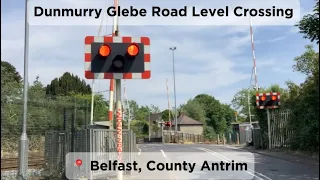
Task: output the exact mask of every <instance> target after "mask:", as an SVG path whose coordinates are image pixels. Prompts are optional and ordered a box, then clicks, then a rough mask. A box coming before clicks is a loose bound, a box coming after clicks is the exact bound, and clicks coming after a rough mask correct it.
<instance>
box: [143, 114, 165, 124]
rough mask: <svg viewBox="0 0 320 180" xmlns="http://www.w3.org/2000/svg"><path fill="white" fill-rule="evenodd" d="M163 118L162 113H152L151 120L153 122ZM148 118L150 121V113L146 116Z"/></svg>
mask: <svg viewBox="0 0 320 180" xmlns="http://www.w3.org/2000/svg"><path fill="white" fill-rule="evenodd" d="M161 119H162V115H161V113H157V114H150V120H151V121H153V122H156V121H161ZM146 120H148V121H149V115H148V116H147V117H146Z"/></svg>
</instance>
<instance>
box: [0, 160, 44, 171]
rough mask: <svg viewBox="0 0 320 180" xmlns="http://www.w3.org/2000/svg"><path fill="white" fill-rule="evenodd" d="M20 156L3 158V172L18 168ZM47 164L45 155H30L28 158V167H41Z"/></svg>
mask: <svg viewBox="0 0 320 180" xmlns="http://www.w3.org/2000/svg"><path fill="white" fill-rule="evenodd" d="M18 162H19V160H18V158H5V159H1V172H2V171H10V170H17V169H18V167H19V166H18ZM43 165H45V160H44V157H42V156H38V157H32V156H31V157H29V159H28V168H34V169H36V168H41V167H43Z"/></svg>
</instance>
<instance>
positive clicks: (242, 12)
mask: <svg viewBox="0 0 320 180" xmlns="http://www.w3.org/2000/svg"><path fill="white" fill-rule="evenodd" d="M150 11H151V12H148V11H147V9H145V8H140V9H139V8H135V7H133V6H130V7H129V8H121V7H120V6H119V7H117V8H116V7H114V6H110V7H108V8H107V10H106V13H107V15H108V16H111V17H113V16H116V15H118V16H120V17H147V16H152V17H188V16H192V17H216V16H218V17H228V16H229V15H230V14H233V15H234V16H236V17H257V16H258V17H285V18H286V19H290V18H292V17H293V9H290V8H288V9H284V8H277V7H276V6H272V7H270V8H259V9H254V8H252V9H250V8H245V7H242V6H236V7H235V8H232V9H231V8H229V6H225V7H224V8H217V9H215V8H197V7H196V6H192V7H189V6H188V7H187V6H184V7H182V8H176V9H167V8H161V7H159V6H152V7H151V8H150ZM102 12H103V9H80V8H61V9H59V8H43V7H40V6H35V7H34V16H35V17H41V16H45V17H93V18H95V19H98V18H100V17H101V16H102V14H103V13H102Z"/></svg>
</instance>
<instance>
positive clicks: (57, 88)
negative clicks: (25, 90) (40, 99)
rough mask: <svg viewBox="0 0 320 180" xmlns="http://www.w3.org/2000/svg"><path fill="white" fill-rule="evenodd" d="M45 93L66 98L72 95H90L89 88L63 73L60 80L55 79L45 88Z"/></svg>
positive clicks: (84, 83)
mask: <svg viewBox="0 0 320 180" xmlns="http://www.w3.org/2000/svg"><path fill="white" fill-rule="evenodd" d="M46 92H47V94H49V95H54V96H67V95H72V94H91V87H90V86H89V85H87V84H86V82H85V81H84V80H81V79H80V78H79V77H78V76H74V75H72V74H70V73H69V72H65V73H64V74H63V75H62V76H61V77H60V78H55V79H54V80H52V81H51V83H50V84H49V85H48V86H47V87H46Z"/></svg>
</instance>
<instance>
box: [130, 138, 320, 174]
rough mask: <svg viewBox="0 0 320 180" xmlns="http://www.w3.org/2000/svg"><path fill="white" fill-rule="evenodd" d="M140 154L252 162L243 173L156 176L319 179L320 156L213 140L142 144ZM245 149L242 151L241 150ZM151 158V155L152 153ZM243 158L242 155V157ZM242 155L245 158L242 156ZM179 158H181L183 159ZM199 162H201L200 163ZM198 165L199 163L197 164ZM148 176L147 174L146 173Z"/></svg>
mask: <svg viewBox="0 0 320 180" xmlns="http://www.w3.org/2000/svg"><path fill="white" fill-rule="evenodd" d="M137 148H138V150H139V153H138V154H139V155H141V156H143V155H144V154H150V153H157V154H155V155H153V156H154V157H155V158H158V159H165V162H176V161H177V160H180V161H181V160H183V159H185V160H186V161H190V160H195V161H197V162H200V161H201V162H203V161H205V160H207V161H208V162H216V161H218V159H219V161H224V162H231V161H232V160H234V161H235V162H243V158H244V159H246V160H244V161H246V162H248V167H249V168H248V170H247V171H242V172H241V173H240V174H239V173H238V174H237V172H235V171H228V172H227V173H226V172H223V173H219V172H217V171H216V172H210V171H200V168H194V169H195V170H194V171H193V172H192V173H190V174H188V173H187V172H184V173H181V174H179V175H177V174H176V173H162V174H157V175H156V176H152V177H151V178H149V179H150V180H153V179H197V180H200V179H254V180H300V179H301V180H309V179H310V180H311V179H312V180H316V179H319V160H317V159H308V158H306V157H302V156H294V155H291V154H288V153H282V152H267V151H254V150H252V149H248V148H243V147H234V146H227V145H226V146H223V145H213V144H161V143H159V144H139V145H137ZM241 153H242V154H241ZM149 158H150V157H149ZM239 158H240V159H239ZM241 158H242V160H241ZM180 161H179V162H180ZM197 164H198V163H197ZM197 166H198V165H197ZM143 176H144V175H143ZM125 179H148V178H146V177H141V176H140V177H139V176H134V177H126V178H125Z"/></svg>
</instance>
